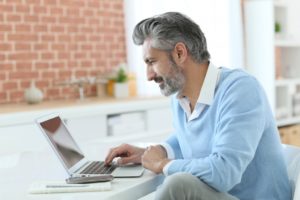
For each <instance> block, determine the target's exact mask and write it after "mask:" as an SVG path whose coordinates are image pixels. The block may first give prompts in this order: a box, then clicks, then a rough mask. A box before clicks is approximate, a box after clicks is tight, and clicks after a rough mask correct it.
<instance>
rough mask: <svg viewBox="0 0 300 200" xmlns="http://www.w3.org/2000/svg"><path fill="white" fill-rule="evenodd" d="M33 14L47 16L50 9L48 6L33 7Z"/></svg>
mask: <svg viewBox="0 0 300 200" xmlns="http://www.w3.org/2000/svg"><path fill="white" fill-rule="evenodd" d="M33 12H34V13H35V14H47V12H48V9H47V7H46V6H39V5H36V6H34V7H33Z"/></svg>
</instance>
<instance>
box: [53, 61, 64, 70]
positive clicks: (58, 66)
mask: <svg viewBox="0 0 300 200" xmlns="http://www.w3.org/2000/svg"><path fill="white" fill-rule="evenodd" d="M64 67H65V63H64V62H54V63H52V64H51V68H52V69H57V68H59V69H61V68H64Z"/></svg>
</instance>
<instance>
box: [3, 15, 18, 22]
mask: <svg viewBox="0 0 300 200" xmlns="http://www.w3.org/2000/svg"><path fill="white" fill-rule="evenodd" d="M6 21H7V22H8V23H11V22H21V15H17V14H8V15H7V16H6Z"/></svg>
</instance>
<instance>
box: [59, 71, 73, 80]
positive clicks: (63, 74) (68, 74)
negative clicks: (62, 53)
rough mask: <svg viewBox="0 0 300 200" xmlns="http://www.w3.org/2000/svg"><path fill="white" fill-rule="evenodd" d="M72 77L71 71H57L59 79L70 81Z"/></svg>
mask: <svg viewBox="0 0 300 200" xmlns="http://www.w3.org/2000/svg"><path fill="white" fill-rule="evenodd" d="M71 75H72V72H71V71H61V70H60V71H59V72H58V78H59V79H70V77H71Z"/></svg>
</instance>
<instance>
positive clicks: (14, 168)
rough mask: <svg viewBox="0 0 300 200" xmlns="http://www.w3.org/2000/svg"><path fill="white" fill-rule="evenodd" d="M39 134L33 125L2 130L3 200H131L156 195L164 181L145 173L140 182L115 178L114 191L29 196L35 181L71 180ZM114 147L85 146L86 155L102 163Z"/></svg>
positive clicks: (0, 182)
mask: <svg viewBox="0 0 300 200" xmlns="http://www.w3.org/2000/svg"><path fill="white" fill-rule="evenodd" d="M20 131H21V132H24V134H20ZM36 131H37V129H36V127H35V126H34V125H32V126H24V127H22V128H20V127H19V128H15V127H7V128H0V199H9V200H25V199H43V200H44V199H45V200H47V199H55V200H60V199H61V200H73V199H74V200H75V199H80V200H81V199H86V200H89V199H91V200H93V199H97V200H99V199H101V200H102V199H110V200H113V199H116V200H120V199H122V200H126V199H128V200H132V199H138V198H140V197H143V196H145V195H147V194H149V193H151V192H152V191H154V190H155V189H156V187H157V185H159V184H160V183H161V181H162V179H163V177H162V176H157V175H155V174H153V173H151V172H149V171H145V173H144V175H143V176H142V177H140V178H121V179H117V178H115V179H114V180H113V181H112V190H111V191H104V192H83V193H56V194H29V193H28V189H29V186H30V184H31V183H33V182H35V181H51V180H64V179H65V178H66V177H67V176H68V175H67V173H66V171H65V170H64V168H63V166H62V165H61V163H60V162H59V160H58V159H57V157H56V156H55V154H54V152H53V151H52V149H51V148H50V146H48V144H47V142H46V141H45V139H44V138H43V137H39V133H37V132H36ZM25 133H26V134H25ZM14 134H15V135H14ZM4 135H6V136H5V137H4ZM11 135H13V136H12V137H9V136H11ZM20 135H21V136H20ZM22 145H23V146H22ZM111 145H115V144H104V143H99V144H97V142H93V143H91V144H86V145H85V146H84V149H83V151H84V152H85V153H87V155H88V158H92V159H94V158H99V159H103V158H104V156H105V154H106V152H107V148H108V147H109V146H111ZM98 155H99V156H98Z"/></svg>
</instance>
